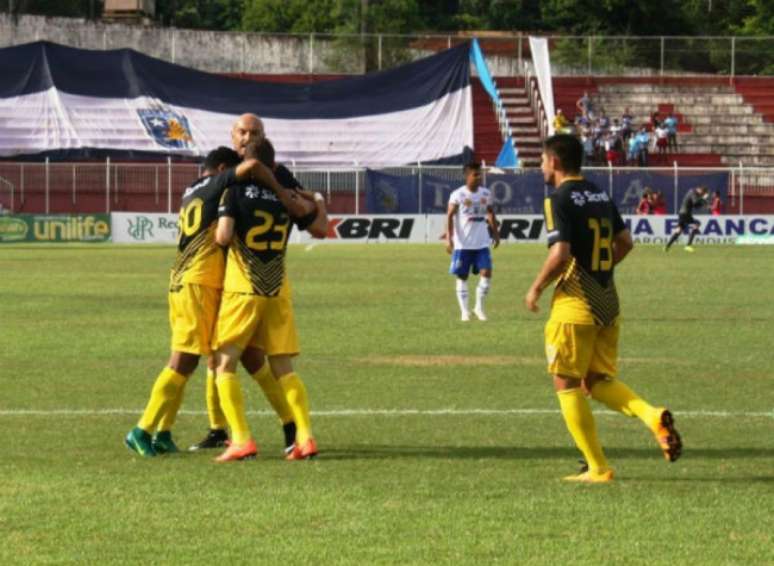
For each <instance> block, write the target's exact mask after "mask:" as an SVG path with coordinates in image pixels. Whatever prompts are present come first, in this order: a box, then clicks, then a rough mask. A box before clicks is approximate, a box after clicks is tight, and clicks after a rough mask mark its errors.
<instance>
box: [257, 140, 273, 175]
mask: <svg viewBox="0 0 774 566" xmlns="http://www.w3.org/2000/svg"><path fill="white" fill-rule="evenodd" d="M255 158H256V159H257V160H258V161H260V162H261V163H263V164H264V165H266V167H268V168H269V169H274V165H275V164H276V161H275V159H276V156H275V153H274V145H273V144H272V143H271V141H269V138H263V140H262V141H261V143H260V144H258V147H257V148H256V155H255Z"/></svg>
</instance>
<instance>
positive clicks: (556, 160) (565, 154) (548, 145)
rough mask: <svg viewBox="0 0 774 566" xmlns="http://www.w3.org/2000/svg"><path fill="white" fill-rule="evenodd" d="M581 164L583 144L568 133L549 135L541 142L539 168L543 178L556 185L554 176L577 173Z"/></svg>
mask: <svg viewBox="0 0 774 566" xmlns="http://www.w3.org/2000/svg"><path fill="white" fill-rule="evenodd" d="M582 164H583V146H582V145H581V142H580V140H579V139H578V138H576V137H575V136H572V135H569V134H557V135H555V136H551V137H550V138H548V139H547V140H546V141H545V142H544V143H543V155H542V156H541V163H540V168H541V169H542V170H543V180H544V181H545V182H546V183H548V184H549V185H554V186H555V185H556V177H557V174H559V175H560V176H561V177H564V176H567V175H577V174H578V173H580V170H581V165H582Z"/></svg>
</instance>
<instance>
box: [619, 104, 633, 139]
mask: <svg viewBox="0 0 774 566" xmlns="http://www.w3.org/2000/svg"><path fill="white" fill-rule="evenodd" d="M633 124H634V117H633V116H632V113H631V112H630V111H629V107H628V106H627V107H626V109H625V110H624V113H623V116H621V135H622V136H623V139H624V141H626V140H628V139H629V136H631V135H632V134H633V133H634V126H633Z"/></svg>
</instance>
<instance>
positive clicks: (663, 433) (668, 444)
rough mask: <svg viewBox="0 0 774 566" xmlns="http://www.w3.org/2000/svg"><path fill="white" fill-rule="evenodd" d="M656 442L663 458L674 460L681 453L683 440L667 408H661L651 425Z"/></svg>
mask: <svg viewBox="0 0 774 566" xmlns="http://www.w3.org/2000/svg"><path fill="white" fill-rule="evenodd" d="M651 430H652V431H653V436H655V437H656V442H658V445H659V446H660V447H661V451H662V452H663V453H664V459H666V460H667V461H668V462H674V461H675V460H677V459H678V458H679V457H680V456H681V455H682V453H683V441H682V439H681V438H680V433H678V432H677V429H676V428H675V419H674V417H673V416H672V413H670V412H669V411H668V410H667V409H661V413H660V414H659V416H658V420H657V421H656V423H655V424H654V425H653V426H652V427H651Z"/></svg>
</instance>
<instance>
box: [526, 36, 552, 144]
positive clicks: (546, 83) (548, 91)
mask: <svg viewBox="0 0 774 566" xmlns="http://www.w3.org/2000/svg"><path fill="white" fill-rule="evenodd" d="M529 49H530V51H531V52H532V63H533V64H534V66H535V75H536V76H537V80H538V89H539V90H540V98H541V99H542V100H543V109H544V110H545V111H546V119H547V120H548V134H549V135H553V134H554V86H553V84H552V82H551V57H550V56H549V54H548V40H547V39H546V38H545V37H530V38H529Z"/></svg>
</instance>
